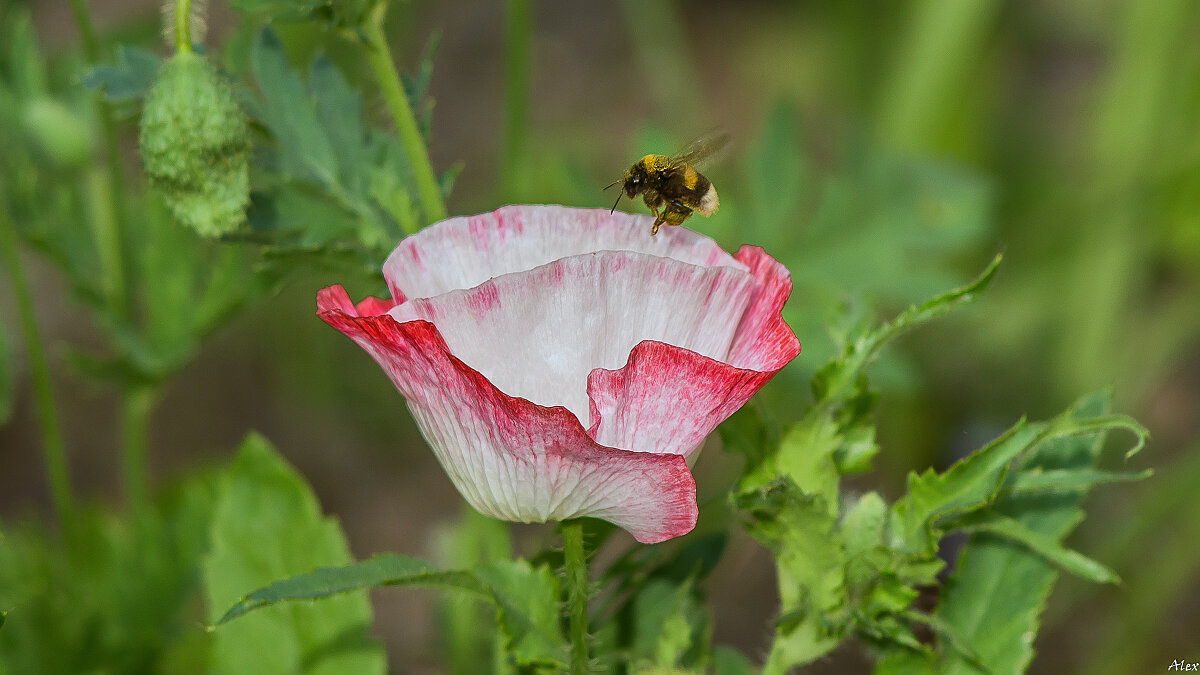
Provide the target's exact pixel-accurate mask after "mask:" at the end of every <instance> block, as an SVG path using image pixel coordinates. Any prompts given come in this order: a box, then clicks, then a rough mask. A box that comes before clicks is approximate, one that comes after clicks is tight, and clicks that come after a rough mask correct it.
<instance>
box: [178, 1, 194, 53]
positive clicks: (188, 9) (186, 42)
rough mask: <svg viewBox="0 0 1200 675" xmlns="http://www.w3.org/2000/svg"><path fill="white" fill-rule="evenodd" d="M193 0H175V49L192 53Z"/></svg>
mask: <svg viewBox="0 0 1200 675" xmlns="http://www.w3.org/2000/svg"><path fill="white" fill-rule="evenodd" d="M191 19H192V0H175V51H177V52H179V53H180V54H191V53H192V21H191Z"/></svg>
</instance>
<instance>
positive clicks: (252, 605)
mask: <svg viewBox="0 0 1200 675" xmlns="http://www.w3.org/2000/svg"><path fill="white" fill-rule="evenodd" d="M378 586H437V587H443V588H456V589H459V590H464V591H469V592H472V593H477V594H486V593H487V592H488V589H487V587H486V586H484V585H483V584H481V583H480V582H479V580H478V579H476V578H475V576H474V575H472V574H470V573H468V572H462V571H457V570H442V569H438V568H437V567H434V566H433V565H430V564H429V563H427V562H425V561H423V560H418V559H416V558H410V557H408V556H404V555H399V554H396V553H381V554H379V555H376V556H373V557H372V558H371V559H370V560H363V561H360V562H356V563H350V564H348V565H343V566H341V567H321V568H318V569H316V570H313V571H312V572H309V573H307V574H299V575H296V576H294V577H290V578H287V579H283V580H280V581H276V582H274V583H272V584H271V585H270V586H267V587H266V588H260V589H258V590H256V591H254V592H253V593H250V594H249V595H247V596H246V597H244V598H242V599H241V600H238V602H237V603H236V604H235V605H234V606H233V607H230V608H229V610H228V611H226V612H225V614H224V615H223V616H222V617H221V618H220V620H218V621H217V625H220V624H223V623H225V622H226V621H230V620H232V619H236V618H237V617H239V616H241V615H243V614H245V613H247V612H251V611H253V610H256V609H259V608H262V607H267V606H269V605H274V604H276V603H280V602H289V601H295V600H316V599H318V598H325V597H329V596H331V595H340V594H342V593H349V592H351V591H358V590H364V589H370V588H375V587H378Z"/></svg>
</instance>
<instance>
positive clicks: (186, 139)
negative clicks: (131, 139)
mask: <svg viewBox="0 0 1200 675" xmlns="http://www.w3.org/2000/svg"><path fill="white" fill-rule="evenodd" d="M138 146H139V150H140V151H141V155H142V162H143V164H144V165H145V168H146V175H148V176H149V177H150V182H151V184H152V185H154V186H155V187H156V188H158V189H159V190H160V191H161V192H162V194H163V197H164V199H165V201H166V204H167V207H168V208H169V209H170V211H171V215H172V216H173V217H174V218H175V219H176V220H177V221H179V222H180V223H182V224H184V225H186V226H188V227H190V228H192V229H193V230H195V231H196V232H198V233H199V234H201V235H203V236H206V237H216V236H220V235H222V234H225V233H227V232H230V231H232V230H234V229H236V228H237V227H238V226H239V225H241V224H242V223H243V222H244V221H245V219H246V213H245V209H246V205H247V204H248V203H249V199H250V179H249V140H248V134H247V130H246V116H245V115H244V114H243V113H242V110H241V108H240V107H238V104H237V101H236V100H235V98H234V95H233V90H232V89H231V88H230V86H229V84H228V83H227V82H226V81H225V80H224V79H223V78H222V77H221V76H220V75H219V74H218V73H217V71H216V70H215V69H214V68H213V67H212V66H211V65H210V64H209V63H208V61H206V60H205V59H204V57H202V56H200V55H198V54H195V53H191V52H179V53H177V54H175V55H174V56H172V57H171V58H170V59H169V60H167V62H166V63H164V64H163V67H162V70H160V71H159V73H158V79H157V80H155V82H154V86H153V87H152V88H151V89H150V92H149V93H148V94H147V95H146V106H145V109H144V110H143V111H142V121H141V134H140V135H139V137H138Z"/></svg>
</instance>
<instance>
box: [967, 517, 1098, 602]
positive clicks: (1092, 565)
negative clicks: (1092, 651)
mask: <svg viewBox="0 0 1200 675" xmlns="http://www.w3.org/2000/svg"><path fill="white" fill-rule="evenodd" d="M953 529H962V530H965V531H967V532H981V533H984V534H990V535H994V536H997V537H1001V538H1003V539H1008V540H1009V541H1012V542H1015V543H1017V544H1020V545H1022V546H1026V547H1028V548H1029V550H1031V551H1033V552H1034V553H1037V554H1038V555H1040V556H1042V557H1043V558H1045V559H1046V560H1048V561H1050V562H1052V563H1054V564H1056V565H1058V566H1059V567H1061V568H1063V569H1064V570H1066V571H1068V572H1070V573H1072V574H1075V575H1078V576H1081V577H1083V578H1084V579H1087V580H1089V581H1094V582H1096V583H1100V584H1118V583H1120V582H1121V578H1120V577H1119V576H1117V573H1116V572H1114V571H1112V570H1111V569H1109V568H1108V567H1105V566H1104V565H1102V564H1100V563H1098V562H1096V561H1095V560H1092V559H1091V558H1088V557H1087V556H1085V555H1083V554H1082V553H1079V552H1077V551H1072V550H1070V549H1068V548H1066V547H1064V546H1063V545H1062V544H1060V543H1059V542H1058V540H1057V539H1056V538H1054V537H1052V536H1049V535H1045V534H1041V533H1040V532H1036V531H1034V530H1031V529H1029V528H1028V527H1026V526H1024V525H1022V524H1021V523H1020V522H1019V521H1017V520H1014V519H1012V518H1007V517H1004V516H1000V515H997V514H995V513H991V512H987V511H984V512H981V513H978V514H972V515H971V516H970V517H967V518H964V519H963V520H962V521H960V522H957V523H955V524H954V526H953Z"/></svg>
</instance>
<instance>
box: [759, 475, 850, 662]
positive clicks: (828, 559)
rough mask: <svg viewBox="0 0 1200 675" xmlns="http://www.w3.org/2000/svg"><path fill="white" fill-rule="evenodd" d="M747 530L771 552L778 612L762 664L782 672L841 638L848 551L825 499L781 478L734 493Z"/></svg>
mask: <svg viewBox="0 0 1200 675" xmlns="http://www.w3.org/2000/svg"><path fill="white" fill-rule="evenodd" d="M736 503H737V506H738V508H740V509H742V510H743V511H746V512H747V515H748V517H749V520H748V522H747V523H746V531H747V533H749V534H750V536H752V537H754V538H755V539H756V540H757V541H758V542H759V543H760V544H762V545H763V546H765V547H766V548H768V549H769V550H770V551H771V552H772V553H774V554H775V566H776V575H777V577H778V583H779V599H780V613H781V618H780V620H779V621H778V622H777V627H776V631H775V638H774V640H773V642H772V645H771V651H770V654H769V655H768V657H767V665H766V666H765V667H764V669H765V670H766V671H768V672H786V671H787V670H788V669H789V668H791V667H792V666H795V665H799V664H802V663H807V662H809V661H812V660H814V659H816V658H819V657H820V656H822V655H823V654H826V653H828V652H829V651H830V650H831V649H833V648H834V647H836V646H837V644H838V643H839V642H840V641H841V639H842V635H841V617H840V616H839V615H840V613H841V612H843V611H844V610H845V608H846V603H847V595H846V586H845V577H844V569H845V565H846V552H845V549H844V547H843V544H842V540H841V538H840V536H839V533H838V532H837V531H836V529H835V518H834V516H833V513H832V511H831V509H830V507H829V505H828V504H826V503H825V500H824V499H822V498H820V497H817V496H812V495H806V494H804V493H802V492H801V491H800V490H799V489H798V488H797V487H796V486H795V484H794V483H792V482H791V481H790V480H788V479H786V478H781V479H779V480H777V481H775V482H774V483H772V484H770V485H768V486H764V487H762V488H759V489H757V490H753V491H749V492H741V493H739V494H738V495H737V496H736Z"/></svg>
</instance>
